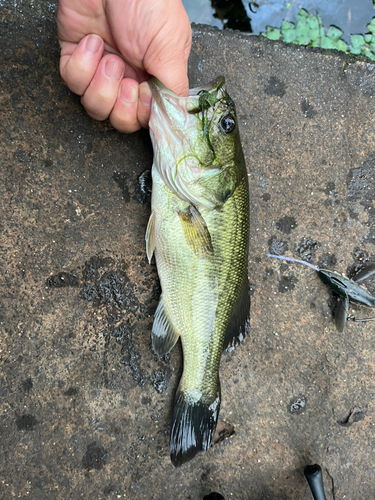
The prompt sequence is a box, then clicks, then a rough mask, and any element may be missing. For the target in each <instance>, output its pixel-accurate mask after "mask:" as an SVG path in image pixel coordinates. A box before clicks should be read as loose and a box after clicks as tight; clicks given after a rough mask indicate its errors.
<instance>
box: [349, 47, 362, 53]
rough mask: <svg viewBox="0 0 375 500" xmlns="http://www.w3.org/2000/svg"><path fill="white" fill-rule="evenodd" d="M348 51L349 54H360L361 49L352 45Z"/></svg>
mask: <svg viewBox="0 0 375 500" xmlns="http://www.w3.org/2000/svg"><path fill="white" fill-rule="evenodd" d="M350 53H351V54H360V53H361V49H355V48H354V47H350Z"/></svg>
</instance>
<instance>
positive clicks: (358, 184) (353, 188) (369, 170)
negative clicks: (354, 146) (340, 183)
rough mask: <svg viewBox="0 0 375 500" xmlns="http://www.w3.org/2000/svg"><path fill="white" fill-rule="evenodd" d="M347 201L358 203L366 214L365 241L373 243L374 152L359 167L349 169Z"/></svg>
mask: <svg viewBox="0 0 375 500" xmlns="http://www.w3.org/2000/svg"><path fill="white" fill-rule="evenodd" d="M347 188H348V202H349V203H350V204H353V205H354V204H355V203H357V202H358V203H360V204H361V206H362V208H363V209H364V210H365V211H366V215H367V216H368V221H367V226H368V227H369V232H368V235H365V237H364V239H365V241H368V242H369V243H372V244H374V245H375V206H374V200H375V154H372V155H370V156H369V157H368V159H367V160H366V161H365V162H364V163H363V165H362V166H361V167H358V168H353V169H350V170H349V173H348V176H347Z"/></svg>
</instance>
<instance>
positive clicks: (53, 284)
mask: <svg viewBox="0 0 375 500" xmlns="http://www.w3.org/2000/svg"><path fill="white" fill-rule="evenodd" d="M78 285H79V279H78V276H76V275H75V274H72V273H67V272H61V273H57V274H55V275H53V276H50V277H49V278H47V279H46V286H47V287H48V288H63V287H65V286H78Z"/></svg>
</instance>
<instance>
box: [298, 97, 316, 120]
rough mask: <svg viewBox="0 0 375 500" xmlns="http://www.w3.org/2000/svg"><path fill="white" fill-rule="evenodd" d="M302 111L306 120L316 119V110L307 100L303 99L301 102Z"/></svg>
mask: <svg viewBox="0 0 375 500" xmlns="http://www.w3.org/2000/svg"><path fill="white" fill-rule="evenodd" d="M301 110H302V113H303V114H304V115H305V117H306V118H310V119H311V118H314V117H315V115H316V111H315V109H314V106H313V105H312V104H310V103H309V102H308V101H307V99H303V101H302V102H301Z"/></svg>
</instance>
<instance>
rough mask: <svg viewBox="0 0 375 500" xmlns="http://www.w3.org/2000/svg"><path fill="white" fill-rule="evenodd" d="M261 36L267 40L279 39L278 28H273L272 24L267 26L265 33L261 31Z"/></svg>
mask: <svg viewBox="0 0 375 500" xmlns="http://www.w3.org/2000/svg"><path fill="white" fill-rule="evenodd" d="M262 35H263V36H265V37H266V38H268V39H269V40H279V38H280V30H279V28H273V27H272V26H267V33H262Z"/></svg>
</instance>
